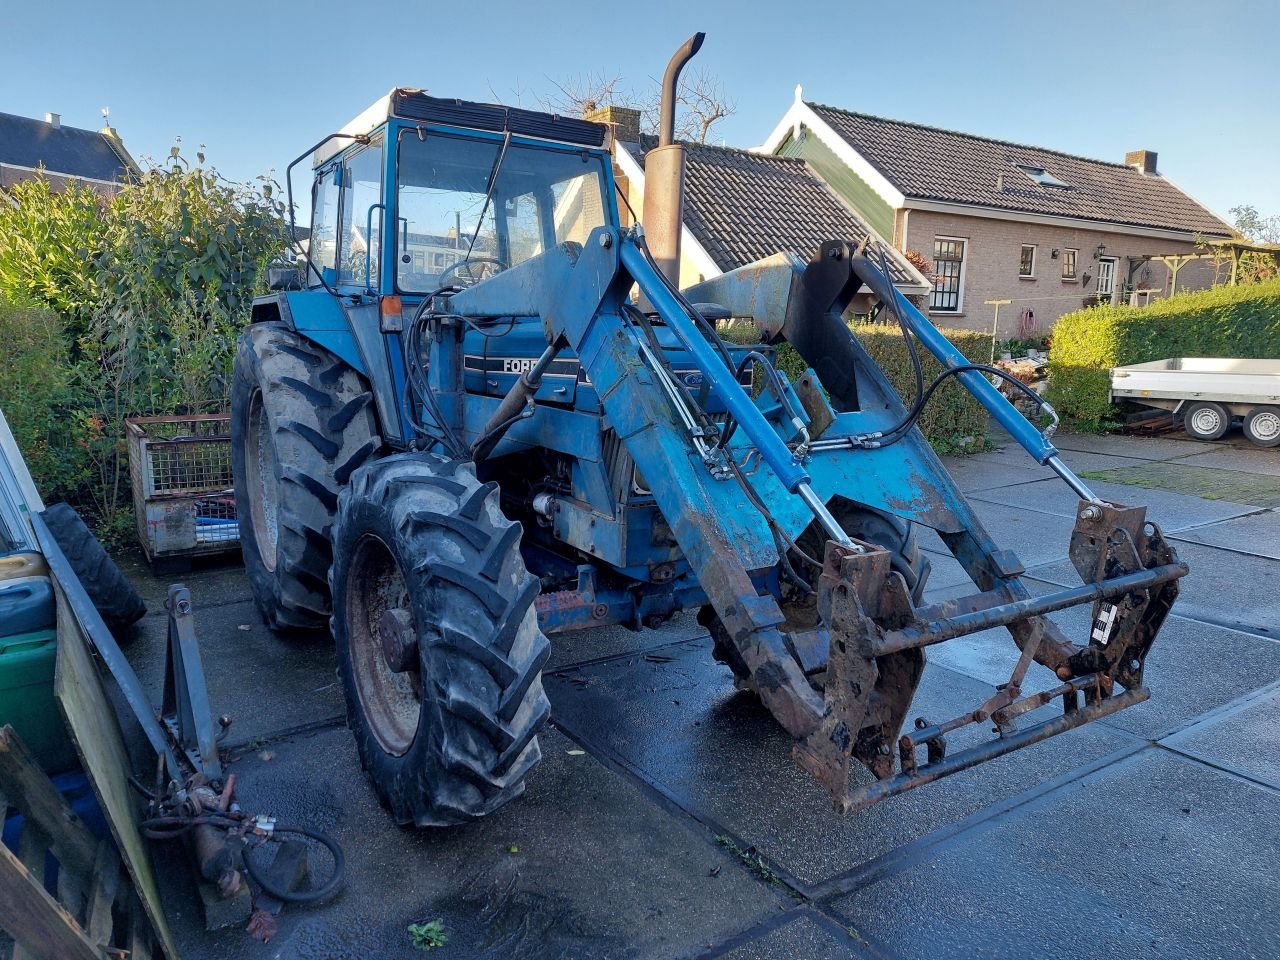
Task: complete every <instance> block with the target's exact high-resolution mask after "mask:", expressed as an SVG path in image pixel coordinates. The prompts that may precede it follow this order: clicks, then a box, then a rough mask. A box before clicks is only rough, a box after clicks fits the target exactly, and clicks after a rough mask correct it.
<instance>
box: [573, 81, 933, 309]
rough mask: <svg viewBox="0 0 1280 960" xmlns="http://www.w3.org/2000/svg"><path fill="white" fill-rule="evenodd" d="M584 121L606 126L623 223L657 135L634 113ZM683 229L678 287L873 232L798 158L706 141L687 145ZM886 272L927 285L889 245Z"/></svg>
mask: <svg viewBox="0 0 1280 960" xmlns="http://www.w3.org/2000/svg"><path fill="white" fill-rule="evenodd" d="M587 119H590V120H597V121H599V122H603V123H606V124H608V125H609V126H610V128H611V130H612V134H613V136H612V142H613V156H614V165H615V176H616V179H617V182H618V192H619V201H620V202H619V206H620V207H621V208H622V213H623V218H624V221H626V220H627V216H628V212H629V211H628V208H629V210H630V211H634V212H635V213H636V214H638V213H639V212H640V211H641V210H642V209H643V207H644V155H645V152H646V150H648V149H651V148H652V147H653V146H654V145H655V144H656V139H655V138H653V137H649V136H642V135H641V134H640V112H639V111H638V110H631V109H628V108H623V107H612V106H611V107H604V108H601V109H600V110H597V111H595V112H594V113H591V114H588V116H587ZM685 147H686V154H685V183H684V199H685V208H684V229H683V231H682V236H681V264H680V280H679V282H680V286H682V287H687V286H689V285H691V284H694V283H698V282H699V281H701V280H706V279H710V278H712V277H717V276H719V275H720V274H722V273H725V272H727V271H729V270H733V269H735V268H737V267H741V266H744V265H746V264H748V263H753V262H755V261H756V260H760V259H763V258H765V257H769V256H772V255H774V254H776V253H779V252H787V253H792V254H795V255H796V256H797V257H799V258H800V259H801V260H803V261H807V260H808V259H809V258H810V257H811V256H812V255H813V252H814V251H815V250H816V249H817V248H818V246H819V244H821V243H822V242H823V241H824V240H833V239H838V240H849V241H852V242H853V243H859V242H861V241H862V240H864V239H866V238H867V237H868V236H870V238H871V239H872V240H877V239H879V236H878V235H877V234H876V232H875V231H874V230H871V229H870V228H869V227H868V226H867V224H866V223H865V222H863V220H862V219H861V218H860V217H859V216H858V215H857V214H856V213H854V211H853V209H852V208H851V207H850V206H849V205H848V204H847V203H846V202H845V201H844V200H843V199H841V197H840V196H839V195H838V194H837V193H836V192H835V191H833V190H832V189H831V188H829V187H828V186H827V185H826V183H824V182H823V180H822V178H821V177H819V176H818V175H817V174H816V173H815V172H814V170H813V169H812V168H811V167H810V166H809V165H808V164H807V163H806V162H805V161H804V160H802V159H793V158H788V157H776V156H768V155H764V154H759V153H752V152H750V151H747V150H738V149H734V148H731V147H717V146H711V145H708V144H699V143H689V144H686V145H685ZM885 246H886V250H887V252H888V263H889V271H890V273H891V275H892V279H893V281H894V284H895V285H896V286H897V287H898V289H900V290H901V291H902V292H903V293H904V294H907V295H916V296H922V295H926V294H927V293H928V292H929V290H930V283H929V280H928V279H927V278H925V277H924V276H923V275H922V274H921V273H920V271H919V270H917V269H916V268H915V267H914V266H912V265H911V263H910V262H908V261H907V259H906V258H905V257H903V256H902V255H901V253H899V252H898V251H896V250H894V249H893V248H892V246H890V245H889V244H888V243H887V242H886V244H885Z"/></svg>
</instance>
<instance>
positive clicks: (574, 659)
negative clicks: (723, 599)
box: [544, 610, 707, 671]
mask: <svg viewBox="0 0 1280 960" xmlns="http://www.w3.org/2000/svg"><path fill="white" fill-rule="evenodd" d="M697 617H698V614H697V611H695V610H687V611H685V612H683V613H678V614H676V615H675V616H674V617H672V618H671V619H670V620H669V621H667V622H666V623H664V624H662V625H661V626H659V627H653V628H645V629H643V630H629V629H627V628H626V627H622V626H610V627H597V628H595V629H594V630H577V631H575V632H573V633H557V634H555V635H554V636H552V637H551V638H550V639H551V656H550V657H549V658H548V659H547V666H546V667H545V668H544V670H546V671H551V670H559V669H561V668H562V667H568V666H572V665H573V664H575V663H583V662H586V661H590V660H600V659H603V658H606V657H618V656H622V655H624V654H642V653H644V652H645V651H646V650H652V649H654V648H655V647H661V646H664V645H665V644H668V643H675V642H678V641H680V640H688V639H690V638H691V637H699V636H705V635H706V632H707V631H706V630H705V629H704V628H703V627H700V626H699V625H698V619H697Z"/></svg>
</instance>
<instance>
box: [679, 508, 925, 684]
mask: <svg viewBox="0 0 1280 960" xmlns="http://www.w3.org/2000/svg"><path fill="white" fill-rule="evenodd" d="M827 509H829V510H830V511H831V514H832V516H834V517H835V519H836V522H837V523H839V524H840V528H841V529H842V530H844V532H845V533H847V534H848V535H849V536H850V537H852V538H853V539H855V540H862V541H865V542H866V543H874V544H877V545H878V546H881V547H884V548H885V549H886V550H888V551H889V554H890V558H891V562H892V565H893V569H894V571H896V572H897V573H900V574H901V575H902V579H903V580H904V581H906V585H907V591H908V592H909V593H910V595H911V602H912V603H913V604H915V605H916V606H919V605H920V601H921V600H922V598H923V597H924V588H925V584H926V583H927V582H928V580H929V560H928V558H927V557H926V556H925V555H924V553H923V552H922V551H921V550H920V546H919V544H918V543H917V542H916V531H915V524H913V523H911V522H910V521H908V520H903V519H901V518H900V517H895V516H893V515H892V514H888V513H881V512H880V511H879V510H872V509H871V508H869V507H864V506H863V505H861V504H859V503H855V502H854V501H852V500H846V499H844V498H843V497H834V498H833V499H832V500H831V502H830V503H829V504H827ZM826 543H827V537H826V534H825V532H824V531H823V530H822V529H821V528H820V527H819V526H818V522H817V521H816V520H815V521H813V522H812V523H810V524H809V526H808V527H806V528H805V530H804V532H803V533H801V534H800V536H799V537H797V538H796V546H798V547H799V548H800V549H801V550H803V551H804V552H805V553H806V554H808V555H809V556H810V557H812V558H813V559H815V560H818V561H821V560H822V558H823V553H824V552H825V549H826ZM793 566H794V567H795V570H796V573H798V574H799V575H800V576H801V577H803V578H804V579H805V581H806V582H808V583H809V585H810V586H811V587H812V586H816V584H817V580H818V571H817V570H813V569H811V565H810V564H808V563H806V562H803V561H793ZM778 606H779V607H780V608H781V609H782V614H783V616H784V617H786V622H785V623H784V624H783V626H782V629H783V630H786V631H792V630H807V629H811V628H812V627H815V626H817V624H818V599H817V595H816V594H815V593H805V592H804V591H803V590H801V589H799V588H798V587H794V586H785V587H784V593H783V596H782V598H781V599H780V600H779V601H778ZM698 619H699V622H701V623H703V624H704V625H705V626H706V627H707V628H708V630H709V631H710V633H711V640H712V656H714V657H715V658H716V659H717V660H719V661H720V662H721V663H723V664H725V665H726V666H727V667H728V668H729V669H730V670H732V671H733V677H734V681H735V682H736V683H737V684H738V686H739V687H742V688H744V689H749V688H750V687H751V671H750V670H748V669H747V665H746V663H744V662H743V660H742V655H741V654H740V653H738V648H737V647H736V646H734V644H733V639H732V638H731V637H730V636H729V633H728V631H727V630H725V628H724V625H723V624H722V623H721V622H720V618H719V617H718V616H717V615H716V613H715V611H714V610H713V609H712V608H711V607H710V606H706V607H703V608H702V613H701V614H700V615H699V617H698ZM819 679H820V678H819Z"/></svg>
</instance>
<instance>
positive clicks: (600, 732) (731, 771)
mask: <svg viewBox="0 0 1280 960" xmlns="http://www.w3.org/2000/svg"><path fill="white" fill-rule="evenodd" d="M545 683H546V686H547V692H548V694H549V696H550V697H551V703H552V714H553V716H554V717H555V718H556V722H557V723H558V724H560V725H561V726H563V727H565V728H566V729H567V730H569V731H570V732H571V733H572V734H573V735H574V736H575V737H577V738H578V739H581V740H582V741H583V742H584V743H588V744H590V748H591V749H592V751H593V752H595V753H598V754H600V755H602V756H611V757H614V758H616V759H617V762H619V763H620V764H621V765H622V766H623V767H625V768H627V769H630V770H632V771H633V772H635V773H636V774H637V775H638V776H640V777H642V778H644V779H645V780H647V781H649V782H651V783H653V784H654V785H655V786H656V787H657V789H659V790H660V791H662V792H663V793H664V794H665V795H667V796H668V797H670V798H672V799H673V800H674V801H675V802H676V803H678V804H679V805H680V806H681V807H683V808H684V809H686V810H689V811H691V812H693V813H694V814H695V815H696V816H698V817H699V818H705V819H708V820H709V821H711V822H713V823H716V824H719V825H720V827H723V829H725V830H727V831H728V832H730V833H731V834H733V835H734V836H735V837H738V838H740V839H739V841H738V842H739V844H740V845H741V846H743V847H746V846H748V845H750V846H754V847H755V848H756V849H757V850H759V851H760V852H761V853H762V854H763V855H764V856H765V857H767V858H769V859H770V860H771V861H772V862H773V863H775V864H777V865H778V866H779V867H780V868H781V869H783V870H785V871H789V872H790V873H791V874H792V875H793V876H794V877H796V878H798V879H799V880H800V881H801V882H805V883H816V882H818V881H820V880H823V879H825V878H828V877H831V876H833V875H835V874H838V873H841V872H843V871H846V870H848V869H850V868H852V867H854V866H856V865H857V864H860V863H862V862H864V861H866V860H868V859H870V858H872V857H874V856H877V855H879V854H881V853H884V852H885V851H887V850H890V849H892V848H894V847H896V846H898V845H899V844H902V843H906V842H909V841H912V840H915V839H917V838H919V837H921V836H923V835H924V834H926V833H929V832H930V831H932V830H934V829H937V828H938V827H941V826H944V825H946V824H950V823H954V822H956V821H957V820H960V819H962V818H964V817H966V816H968V815H970V814H972V813H974V811H976V810H979V809H981V808H983V807H985V806H987V805H988V804H990V803H993V802H995V801H997V800H1001V799H1003V798H1007V797H1011V796H1013V795H1015V794H1017V793H1019V792H1020V791H1022V790H1024V789H1026V788H1027V787H1030V786H1033V785H1035V784H1038V783H1042V782H1044V781H1046V780H1049V779H1051V778H1053V777H1055V776H1057V775H1059V774H1061V773H1063V772H1064V771H1067V770H1070V769H1072V768H1074V767H1076V766H1077V765H1079V764H1081V763H1086V762H1088V761H1089V760H1092V759H1096V758H1098V757H1101V756H1104V755H1106V754H1110V753H1112V752H1114V751H1116V750H1119V749H1121V748H1122V747H1124V746H1126V745H1128V744H1131V743H1132V742H1133V741H1132V738H1131V737H1129V736H1127V735H1126V734H1123V733H1121V732H1120V731H1117V730H1114V729H1108V728H1104V727H1101V726H1099V725H1098V724H1092V725H1090V726H1089V727H1086V728H1083V729H1081V730H1077V731H1073V732H1071V733H1069V734H1066V735H1064V736H1062V737H1059V738H1056V739H1054V740H1051V741H1049V742H1047V743H1044V744H1040V745H1038V746H1035V747H1032V748H1030V749H1027V750H1020V751H1017V752H1015V753H1013V754H1010V755H1008V756H1006V757H1002V758H1001V759H999V760H996V761H993V762H992V763H989V764H986V765H984V766H982V767H981V768H979V769H978V770H973V771H968V772H966V773H963V774H960V775H958V776H955V777H951V778H949V779H946V780H943V781H941V782H939V783H936V784H932V785H930V786H928V787H925V788H922V789H920V790H916V791H912V792H910V793H907V794H905V795H903V796H900V797H896V798H894V799H892V800H888V801H886V802H884V803H881V804H879V805H877V806H875V807H873V808H872V809H870V810H867V811H863V812H861V813H858V814H855V815H854V816H852V817H848V818H841V817H839V816H837V815H836V813H835V812H834V811H833V810H832V807H831V801H830V799H829V798H828V795H827V793H826V791H825V790H823V789H822V788H821V787H820V786H819V785H818V784H817V783H816V782H815V781H813V780H812V779H810V778H809V777H808V776H807V775H806V774H805V773H804V772H802V771H801V770H800V768H799V767H797V766H796V765H795V763H794V762H793V761H792V760H791V745H792V741H791V738H790V737H788V736H787V734H786V733H785V732H784V731H783V730H782V728H781V727H779V726H778V724H777V723H776V722H775V721H774V720H773V718H772V717H771V716H770V715H769V714H768V712H767V711H766V710H765V709H764V707H763V706H762V705H761V704H760V702H759V700H757V699H756V697H755V696H754V695H751V694H747V693H737V692H735V691H734V689H733V685H732V682H731V680H730V678H729V673H728V671H727V670H726V668H724V667H723V666H722V665H721V664H718V663H716V662H715V661H714V660H713V659H712V657H711V649H710V642H709V641H701V642H700V641H692V642H687V643H683V644H675V645H672V646H668V647H664V648H661V649H660V650H658V651H654V652H653V653H651V654H650V655H649V658H647V659H646V658H627V659H625V660H621V661H613V662H608V663H599V664H595V665H592V666H589V667H585V668H582V669H577V670H568V671H564V672H562V673H559V674H556V675H554V676H549V677H546V678H545ZM990 694H991V688H990V687H988V686H986V685H984V684H981V683H978V682H977V681H975V680H973V679H971V678H968V677H964V676H961V675H960V674H958V673H954V672H952V671H950V670H946V669H943V668H940V667H935V666H933V665H930V666H929V667H928V668H926V671H925V676H924V679H923V680H922V682H921V688H920V690H919V692H918V695H917V697H916V701H915V703H914V705H913V708H912V711H911V713H910V716H911V717H916V716H926V717H928V718H930V719H934V720H940V719H949V718H951V717H953V716H958V715H959V714H961V713H963V712H966V711H969V710H973V709H974V708H975V707H976V706H978V704H980V703H981V702H982V701H983V700H985V699H986V698H987V697H988V696H989V695H990ZM970 732H972V734H973V735H974V736H980V737H986V736H987V735H988V734H989V731H988V729H987V728H985V727H984V728H982V729H980V730H972V728H971V731H964V732H961V733H957V734H955V735H952V736H951V737H949V740H950V741H951V742H952V743H954V744H955V745H956V748H958V747H959V746H960V745H962V744H963V743H964V742H966V741H965V738H966V735H968V734H969V733H970ZM855 777H856V778H857V779H858V782H870V780H871V779H872V778H871V774H870V773H869V772H867V771H865V770H863V769H862V768H861V767H859V768H858V772H857V773H855Z"/></svg>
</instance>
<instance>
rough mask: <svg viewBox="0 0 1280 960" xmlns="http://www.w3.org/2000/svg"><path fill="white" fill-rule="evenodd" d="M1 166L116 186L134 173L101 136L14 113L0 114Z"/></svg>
mask: <svg viewBox="0 0 1280 960" xmlns="http://www.w3.org/2000/svg"><path fill="white" fill-rule="evenodd" d="M0 163H9V164H13V165H15V166H19V167H31V168H32V169H35V168H38V167H44V168H45V169H46V170H48V171H49V172H50V173H59V174H63V175H65V176H69V177H84V178H86V179H91V180H107V181H110V182H113V183H118V182H120V181H122V180H126V179H128V178H129V176H130V174H131V172H132V171H131V170H130V168H129V166H128V165H127V164H126V163H125V162H124V160H122V159H121V157H120V156H119V155H118V154H117V153H116V152H115V151H114V150H113V149H112V148H111V144H110V143H108V142H107V138H106V137H105V136H103V135H102V134H101V133H97V132H95V131H93V130H81V129H79V128H78V127H68V126H66V125H65V124H63V125H62V126H59V127H53V126H52V125H50V124H48V123H46V122H45V121H44V120H32V119H30V118H29V117H19V116H15V115H14V114H12V113H0Z"/></svg>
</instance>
